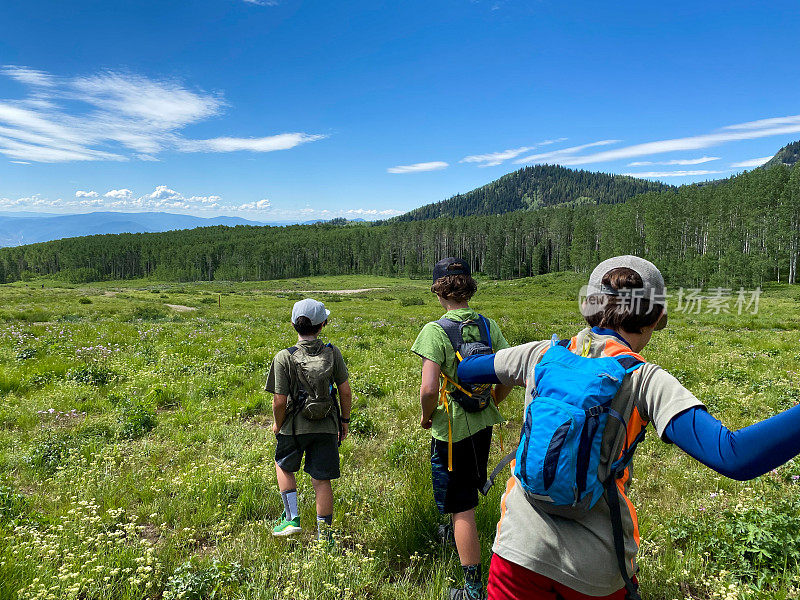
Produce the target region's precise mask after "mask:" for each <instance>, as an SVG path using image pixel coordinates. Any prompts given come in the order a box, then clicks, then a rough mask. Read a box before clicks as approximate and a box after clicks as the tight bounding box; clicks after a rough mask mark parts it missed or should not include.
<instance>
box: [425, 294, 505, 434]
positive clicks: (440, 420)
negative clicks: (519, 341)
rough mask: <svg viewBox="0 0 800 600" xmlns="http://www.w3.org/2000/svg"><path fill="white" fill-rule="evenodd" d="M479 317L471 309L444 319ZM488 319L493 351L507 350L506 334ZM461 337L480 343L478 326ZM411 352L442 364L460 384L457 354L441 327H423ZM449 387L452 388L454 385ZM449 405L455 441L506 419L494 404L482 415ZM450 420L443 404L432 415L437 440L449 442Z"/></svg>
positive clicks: (461, 309) (471, 326)
mask: <svg viewBox="0 0 800 600" xmlns="http://www.w3.org/2000/svg"><path fill="white" fill-rule="evenodd" d="M479 317H480V315H479V314H478V313H477V312H475V311H474V310H472V309H471V308H459V309H456V310H451V311H448V312H446V313H445V315H444V318H446V319H451V320H453V321H477V320H478V318H479ZM486 320H487V321H488V322H489V336H490V337H491V338H492V340H491V341H492V348H493V349H494V351H495V352H497V351H498V350H502V349H503V348H508V342H507V341H506V338H504V337H503V333H502V332H501V331H500V327H499V326H498V325H497V323H495V322H494V321H493V320H492V319H488V318H487V319H486ZM462 335H463V337H464V341H465V342H475V341H478V340H480V330H479V328H478V326H477V325H465V326H464V329H463V330H462ZM411 351H412V352H414V353H415V354H418V355H419V356H421V357H422V358H427V359H428V360H432V361H433V362H435V363H436V364H437V365H439V367H440V368H441V370H442V373H444V374H445V375H447V377H449V378H450V379H451V380H453V381H456V382H458V375H457V373H456V370H457V368H458V359H457V358H456V352H455V350H454V349H453V345H452V344H451V343H450V338H448V337H447V334H446V333H445V331H444V329H442V326H441V325H439V324H438V323H436V322H435V321H432V322H430V323H428V324H426V325H425V326H424V327H423V328H422V331H420V332H419V335H418V336H417V339H416V341H415V342H414V345H413V346H411ZM448 387H449V388H452V386H448ZM448 406H449V407H450V411H451V415H452V417H451V419H450V420H452V427H453V441H454V442H458V441H460V440H463V439H466V438H468V437H470V436H471V435H473V434H475V433H478V432H479V431H480V430H482V429H485V428H486V427H490V426H492V425H496V424H498V423H502V422H503V417H502V416H501V415H500V411H499V410H497V406H495V404H494V402H490V403H489V406H487V407H486V408H484V409H483V410H482V411H479V412H467V411H465V410H464V409H463V408H461V407H460V406H459V405H458V403H456V402H448ZM448 420H449V419H448V414H447V411H446V410H445V408H444V406H443V405H442V404H440V405H439V406H438V407H437V408H436V410H435V411H434V413H433V425H432V426H431V435H433V437H434V438H436V439H437V440H442V441H447V436H448V433H447V432H448V428H447V422H448Z"/></svg>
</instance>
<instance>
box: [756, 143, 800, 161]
mask: <svg viewBox="0 0 800 600" xmlns="http://www.w3.org/2000/svg"><path fill="white" fill-rule="evenodd" d="M798 162H800V141H797V142H793V143H791V144H787V145H786V146H784V147H783V148H781V149H780V150H778V153H777V154H776V155H775V156H773V157H772V158H771V159H769V161H767V163H766V164H765V165H764V168H769V167H771V166H772V165H786V166H788V167H792V166H794V165H795V164H797V163H798Z"/></svg>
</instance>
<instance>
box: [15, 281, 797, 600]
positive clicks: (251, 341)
mask: <svg viewBox="0 0 800 600" xmlns="http://www.w3.org/2000/svg"><path fill="white" fill-rule="evenodd" d="M583 280H584V277H583V276H578V275H575V274H570V273H557V274H550V275H545V276H541V277H536V278H531V279H520V280H516V281H510V282H492V281H486V280H483V281H481V283H480V285H481V287H480V290H479V292H478V295H477V296H476V297H475V300H474V304H475V306H476V308H477V309H478V310H480V311H484V312H486V314H488V315H492V316H493V317H495V318H496V319H497V320H498V322H499V323H500V325H501V327H502V328H503V330H504V332H505V334H506V336H507V337H508V339H509V341H511V342H512V343H522V342H525V341H529V340H534V339H545V338H549V337H550V335H551V334H552V333H558V334H559V335H560V336H562V337H566V336H568V335H571V334H573V333H574V332H575V331H576V330H577V329H578V328H579V327H580V326H581V322H580V320H579V318H578V313H577V301H576V299H577V291H578V288H579V287H580V286H581V285H582V284H583V283H584V281H583ZM44 283H45V287H44V289H42V287H41V285H42V280H37V281H33V282H31V283H29V284H26V283H15V284H10V285H5V286H2V287H0V298H2V306H3V308H2V310H1V311H0V330H1V331H2V337H0V340H1V341H0V599H3V600H6V599H8V600H10V599H12V598H14V599H16V598H20V599H27V598H45V599H47V598H52V599H53V600H61V599H66V598H82V599H100V598H104V599H105V598H114V599H123V600H125V599H134V598H135V599H142V598H148V599H153V600H157V599H159V598H173V599H177V598H204V599H205V598H212V597H216V598H242V599H272V598H292V599H302V598H308V599H310V598H330V599H334V598H336V599H339V598H359V599H360V598H382V599H383V598H385V599H387V600H388V599H394V598H400V599H409V600H410V599H412V598H413V599H418V598H422V599H431V600H433V599H438V598H440V596H441V594H442V590H443V589H444V588H445V587H446V585H447V581H448V578H452V579H456V578H457V576H458V575H459V570H460V569H459V565H458V559H457V556H456V555H455V553H454V551H453V550H452V549H450V548H442V547H441V545H440V544H439V542H438V541H437V539H436V525H437V524H438V523H439V522H441V521H440V520H439V519H440V518H439V516H438V513H437V511H436V508H435V506H434V504H433V499H432V496H431V485H430V481H429V479H430V472H429V466H428V433H427V432H425V431H422V430H421V429H420V428H419V426H418V421H419V415H418V412H419V409H418V385H419V360H418V359H417V358H416V357H415V356H413V355H412V354H411V353H410V352H409V350H408V349H409V347H410V346H411V343H412V341H413V340H414V338H415V336H416V334H417V332H418V331H419V329H420V328H421V326H422V325H423V324H424V323H425V322H426V321H428V320H431V319H435V318H438V316H440V313H441V309H440V307H439V306H438V303H437V302H436V299H435V298H434V297H433V295H432V294H430V293H429V292H428V291H427V287H428V283H427V281H425V282H410V281H409V280H402V279H399V280H398V279H383V278H375V277H353V278H347V277H330V278H311V279H304V280H291V281H272V282H265V283H247V282H245V283H236V284H233V283H208V284H157V283H153V282H149V281H142V280H139V281H133V282H130V283H128V284H127V286H126V287H122V286H120V285H119V284H118V283H117V284H111V283H107V284H100V285H97V286H94V287H87V286H74V285H66V284H58V283H55V282H52V281H44ZM365 288H378V289H375V290H373V291H368V292H359V293H355V294H347V295H345V294H334V293H332V291H333V290H343V289H365ZM302 290H329V291H328V292H324V293H316V294H315V297H317V298H320V299H324V300H325V301H326V302H328V303H329V307H330V308H331V309H332V311H333V314H332V319H331V324H330V326H329V328H328V329H327V330H326V334H327V336H328V339H330V340H331V341H333V342H334V343H336V344H337V345H338V346H339V347H340V348H341V349H342V353H343V355H344V357H345V359H346V361H347V363H348V365H349V367H350V371H351V381H352V384H353V389H354V391H355V398H354V413H353V422H352V436H351V437H350V438H349V439H348V440H346V441H345V442H344V444H343V445H342V448H341V452H342V470H343V473H344V477H343V478H342V479H341V480H339V481H337V482H336V483H335V484H334V489H335V494H336V503H337V504H336V511H335V518H334V526H335V528H336V530H337V531H338V532H339V541H338V545H337V551H336V552H333V553H331V552H328V551H326V549H325V548H324V547H321V546H317V545H316V544H315V543H314V542H313V538H312V531H313V530H314V523H313V515H314V507H313V490H312V489H311V484H310V481H309V480H308V478H299V479H298V483H299V485H300V500H301V518H302V519H303V525H304V528H305V531H304V533H303V534H302V536H301V537H300V539H299V542H298V541H287V540H282V539H275V538H273V537H272V536H271V535H270V531H271V527H272V524H273V523H274V520H275V519H277V518H278V517H279V516H280V513H281V500H280V496H279V494H278V492H277V485H276V482H275V475H274V467H273V463H272V457H273V452H274V444H275V441H274V437H273V436H272V433H271V431H270V421H271V399H270V397H269V395H267V394H265V393H263V392H262V391H261V388H262V386H263V383H264V378H265V376H266V372H267V369H268V367H269V363H270V360H271V358H272V356H273V355H274V354H275V353H276V352H277V351H278V350H279V349H281V348H284V347H287V346H289V345H291V344H292V343H293V341H294V337H293V335H292V334H293V331H292V330H291V328H290V326H289V325H288V322H287V321H288V316H289V314H290V309H291V303H292V302H294V300H295V299H297V298H299V297H300V296H301V291H302ZM83 297H86V298H90V299H91V300H92V302H91V303H90V304H82V303H80V302H79V299H80V298H83ZM207 298H210V299H213V300H214V302H213V303H206V302H203V300H204V299H207ZM220 298H221V307H220V306H218V302H219V301H220ZM409 299H415V300H414V301H411V300H409ZM416 299H419V300H418V301H417V300H416ZM334 300H335V301H334ZM418 302H421V304H419V303H418ZM798 302H800V295H799V294H798V292H797V290H796V288H794V287H791V286H788V285H772V286H769V288H768V290H767V292H766V293H765V295H764V296H762V298H761V302H760V312H759V314H758V315H750V314H747V315H742V316H739V315H737V314H724V313H723V314H708V313H705V312H701V313H700V314H686V313H679V312H676V311H673V313H672V314H671V316H670V326H669V327H668V328H667V329H666V330H665V331H663V332H659V333H657V334H656V335H655V337H654V340H653V342H652V343H651V345H650V346H648V348H647V350H646V352H645V354H646V356H647V357H648V358H649V359H650V360H652V361H654V362H657V363H659V364H661V365H662V366H664V367H665V368H666V369H668V370H670V371H671V372H672V373H674V374H675V375H676V376H677V377H679V378H680V379H681V380H682V381H683V382H684V383H686V384H687V385H688V386H689V387H690V388H691V389H692V390H693V391H694V392H695V393H696V394H697V395H698V397H700V398H701V399H702V400H703V401H704V402H705V403H706V404H707V405H708V406H709V408H710V409H711V410H712V411H713V412H714V413H715V414H716V415H718V416H720V417H721V418H722V419H723V421H724V422H725V423H726V424H727V425H729V426H731V427H734V428H735V427H741V426H744V425H747V424H750V423H752V422H754V421H756V420H759V419H762V418H764V417H766V416H769V415H771V414H774V413H775V412H776V411H779V410H783V409H785V408H787V407H789V406H792V405H793V404H795V403H796V402H797V401H798V400H799V399H800V392H798V390H797V387H796V374H797V373H798V371H800V347H799V346H798V339H800V316H798V314H799V313H798V310H797V308H798ZM166 303H169V304H170V305H173V306H176V307H178V308H171V307H169V306H167V304H166ZM187 307H188V308H190V309H194V310H185V308H187ZM734 313H735V311H734ZM521 403H522V395H521V391H519V390H518V391H515V392H514V393H513V394H512V396H511V397H510V399H509V400H508V402H507V404H506V405H504V406H503V407H502V412H503V414H504V415H506V416H507V417H508V418H509V419H510V422H509V423H508V424H507V425H506V426H505V427H504V429H503V437H504V443H505V447H506V449H508V448H509V445H510V444H513V443H514V441H515V440H516V438H517V435H518V430H519V426H520V415H521ZM501 456H502V452H501V450H500V448H499V444H498V441H497V440H496V441H495V443H494V448H493V454H492V459H491V462H492V463H494V462H496V461H497V460H499V458H500V457H501ZM798 480H800V463H798V462H797V461H795V462H793V463H790V464H788V465H786V466H785V467H782V468H780V469H778V470H777V471H776V472H774V473H772V474H769V475H767V476H764V477H762V478H760V479H758V480H755V481H753V482H748V483H737V482H734V481H731V480H727V479H725V478H723V477H721V476H718V475H716V474H715V473H713V472H711V471H709V470H708V469H706V468H705V467H703V466H701V465H699V464H698V463H696V462H695V461H693V460H692V459H690V458H688V457H687V456H685V455H683V454H682V453H681V452H680V451H679V450H677V449H676V448H674V447H673V446H669V445H666V444H663V443H661V442H659V441H658V440H657V439H656V436H655V435H654V434H653V433H652V432H651V433H650V435H649V438H648V440H647V441H646V442H645V443H644V445H643V446H642V447H641V448H640V450H639V452H638V453H637V457H636V459H635V481H634V486H633V500H634V502H635V504H636V506H637V507H638V509H639V516H640V526H641V531H642V537H643V542H642V552H641V566H642V572H641V581H642V585H643V589H644V593H645V597H647V598H651V599H653V600H672V599H674V598H692V599H697V600H700V599H703V600H705V599H723V598H725V599H737V600H745V599H748V600H750V599H762V598H763V599H775V598H777V599H789V598H797V597H798V594H800V564H799V561H800V533H799V532H800V517H798V510H799V509H800V484H799V483H798ZM502 488H503V486H502V485H497V486H495V488H494V489H493V490H492V492H491V494H490V497H489V498H488V499H486V500H485V501H484V502H483V503H482V504H481V506H480V508H479V511H478V522H479V530H480V534H481V537H482V541H483V546H484V550H485V555H484V559H485V560H486V561H488V551H489V547H490V543H491V540H492V538H493V535H494V528H495V524H496V521H497V519H498V517H499V500H500V494H501V492H502Z"/></svg>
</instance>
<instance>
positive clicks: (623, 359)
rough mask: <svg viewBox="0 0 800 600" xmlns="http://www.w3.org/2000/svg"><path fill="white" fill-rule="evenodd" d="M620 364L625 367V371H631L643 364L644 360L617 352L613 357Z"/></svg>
mask: <svg viewBox="0 0 800 600" xmlns="http://www.w3.org/2000/svg"><path fill="white" fill-rule="evenodd" d="M614 358H615V359H616V360H617V362H618V363H619V364H620V366H621V367H622V368H623V369H625V373H633V372H634V371H635V370H636V369H638V368H639V367H641V366H642V365H643V364H644V361H643V360H642V359H640V358H637V357H636V356H632V355H630V354H618V355H617V356H615V357H614Z"/></svg>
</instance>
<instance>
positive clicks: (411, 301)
mask: <svg viewBox="0 0 800 600" xmlns="http://www.w3.org/2000/svg"><path fill="white" fill-rule="evenodd" d="M423 304H425V301H424V300H423V299H422V298H420V297H419V296H404V297H402V298H400V306H422V305H423Z"/></svg>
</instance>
